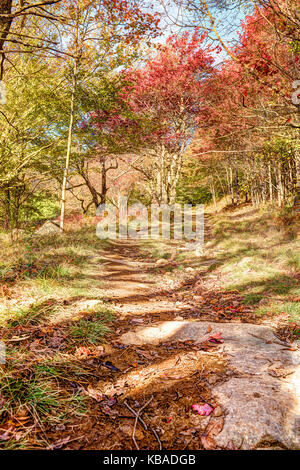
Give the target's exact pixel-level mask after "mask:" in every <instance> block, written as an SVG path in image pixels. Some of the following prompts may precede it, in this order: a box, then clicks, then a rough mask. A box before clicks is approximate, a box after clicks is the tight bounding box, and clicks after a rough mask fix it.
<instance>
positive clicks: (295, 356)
mask: <svg viewBox="0 0 300 470" xmlns="http://www.w3.org/2000/svg"><path fill="white" fill-rule="evenodd" d="M209 326H210V327H211V331H210V332H209V333H208V331H209V330H210V329H209V328H208V327H209ZM217 332H220V333H221V335H222V338H223V340H224V343H223V344H222V345H221V348H219V354H220V355H222V357H223V358H224V356H225V358H226V359H227V361H228V369H229V371H228V372H229V373H228V375H227V377H228V379H227V380H225V381H224V382H223V383H221V384H217V385H216V386H213V387H212V391H213V395H214V396H215V399H216V401H217V402H218V403H219V404H220V405H221V407H222V410H223V411H224V415H225V423H224V427H223V429H222V431H221V432H220V433H219V434H218V435H217V436H216V437H215V441H216V443H217V445H218V446H220V447H225V448H226V447H228V445H230V443H233V444H234V446H235V447H237V448H241V449H252V448H255V447H261V446H262V445H263V446H264V445H267V443H270V444H272V445H276V446H278V445H279V446H282V447H283V448H290V449H300V390H299V388H300V366H299V364H300V350H299V349H296V350H295V351H292V350H290V349H289V348H288V347H287V346H286V345H285V344H284V343H282V342H281V341H280V340H279V339H278V338H277V337H276V336H275V335H274V333H273V331H272V329H271V328H270V327H267V326H262V325H254V324H246V323H213V322H199V321H167V322H162V323H159V324H155V325H152V326H143V327H138V328H136V329H135V330H134V331H132V332H128V333H125V334H124V335H122V336H121V341H122V342H123V343H124V344H135V345H142V344H160V343H163V342H166V341H185V340H194V341H195V342H201V341H203V340H205V339H207V338H208V336H209V335H211V334H215V333H217ZM203 354H206V353H205V352H203Z"/></svg>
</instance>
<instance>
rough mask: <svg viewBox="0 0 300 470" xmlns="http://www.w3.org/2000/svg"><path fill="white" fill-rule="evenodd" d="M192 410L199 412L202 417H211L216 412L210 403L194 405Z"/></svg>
mask: <svg viewBox="0 0 300 470" xmlns="http://www.w3.org/2000/svg"><path fill="white" fill-rule="evenodd" d="M192 408H193V410H194V411H197V413H198V414H199V415H201V416H209V415H210V414H211V413H212V412H213V411H214V408H213V407H212V406H210V405H209V404H208V403H205V404H204V405H197V404H195V405H192Z"/></svg>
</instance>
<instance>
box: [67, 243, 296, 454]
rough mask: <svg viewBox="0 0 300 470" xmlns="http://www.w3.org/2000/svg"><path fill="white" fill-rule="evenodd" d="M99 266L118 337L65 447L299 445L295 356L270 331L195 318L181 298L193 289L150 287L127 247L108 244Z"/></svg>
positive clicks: (145, 267) (132, 246)
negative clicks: (90, 403)
mask: <svg viewBox="0 0 300 470" xmlns="http://www.w3.org/2000/svg"><path fill="white" fill-rule="evenodd" d="M102 259H104V263H103V264H102V265H101V271H99V272H101V275H100V277H101V279H102V281H103V282H104V289H105V292H106V299H107V300H108V301H109V302H110V303H112V304H113V305H114V308H115V311H116V315H117V319H116V321H115V332H114V333H113V334H112V335H111V337H110V339H109V343H108V344H107V345H106V346H105V349H104V357H102V358H100V359H99V361H98V363H97V361H94V365H95V367H96V368H97V375H98V377H99V376H101V380H100V381H99V380H95V381H93V382H91V383H90V385H89V386H88V387H87V391H88V393H89V395H90V396H91V397H92V398H94V400H95V407H94V410H93V413H92V414H90V415H89V418H88V419H86V420H84V421H83V422H81V423H78V425H77V426H78V428H79V429H78V431H76V434H77V433H78V434H80V435H81V436H84V437H83V438H82V439H80V441H78V440H77V441H75V442H74V445H73V446H72V445H70V448H74V449H135V448H138V449H160V448H164V449H216V448H227V449H238V448H244V449H248V448H270V447H271V448H274V447H275V448H295V447H298V446H299V440H297V434H298V431H299V429H298V428H297V426H298V427H299V406H298V405H299V403H297V397H296V391H295V388H293V386H294V385H293V384H294V382H293V381H294V377H295V364H297V363H298V362H299V356H298V355H297V354H298V351H296V352H295V353H294V352H292V351H291V350H290V345H286V344H284V343H280V341H279V340H278V338H276V337H275V336H274V335H273V332H272V330H271V329H270V328H268V327H265V326H259V325H252V329H251V328H249V324H245V323H241V322H232V323H228V322H227V323H224V320H223V322H222V323H216V316H215V314H214V313H213V312H210V311H207V312H206V314H200V313H199V311H198V310H197V308H196V307H195V305H194V304H193V302H192V300H193V299H192V298H187V297H186V296H185V298H183V299H181V297H180V292H181V291H182V290H186V289H188V288H189V285H191V284H192V282H193V281H187V282H184V283H182V285H181V286H179V285H178V284H176V283H174V282H173V284H172V283H170V284H169V285H167V286H165V287H164V286H163V287H162V286H161V285H160V284H159V283H158V284H157V283H156V282H155V281H154V280H153V278H152V277H150V275H151V273H153V270H154V272H156V271H157V268H156V269H155V267H156V266H155V263H154V261H149V260H148V261H145V260H144V259H143V258H142V257H141V256H140V253H139V247H138V245H137V244H136V243H135V242H133V241H128V240H124V241H119V242H118V243H115V244H113V245H112V246H111V247H110V248H109V250H107V251H106V253H105V254H104V256H102ZM156 276H157V278H158V279H159V278H160V273H157V272H156ZM180 299H181V300H180ZM230 325H232V327H231V326H230ZM253 332H254V333H253ZM219 333H221V334H220V335H219ZM283 349H285V351H283ZM103 361H105V362H103ZM297 361H298V362H297ZM274 364H275V366H274ZM271 367H273V369H270V368H271ZM270 371H271V372H272V373H271V372H270ZM99 372H100V374H99ZM272 374H273V375H272ZM287 377H288V379H287ZM291 377H292V379H291V380H290V378H291ZM255 381H256V382H255ZM232 387H233V389H232ZM249 389H250V392H249V393H250V395H249V393H248V392H247V390H249ZM247 393H248V394H247ZM230 397H232V399H231V398H230ZM276 397H277V398H276ZM268 403H269V407H270V409H271V411H270V410H268V409H266V407H268ZM289 404H290V405H289ZM193 405H200V407H201V408H200V411H201V413H202V412H203V413H204V412H206V413H207V416H206V415H203V416H202V415H200V414H198V412H196V411H195V410H194V409H193ZM204 405H205V407H203V406H204ZM212 410H213V411H212ZM297 429H298V430H297Z"/></svg>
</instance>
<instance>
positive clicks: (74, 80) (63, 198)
mask: <svg viewBox="0 0 300 470" xmlns="http://www.w3.org/2000/svg"><path fill="white" fill-rule="evenodd" d="M77 66H78V64H77V60H76V59H75V62H74V69H73V78H72V94H71V105H70V122H69V132H68V142H67V154H66V163H65V170H64V177H63V182H62V190H61V209H60V224H59V226H60V231H61V232H63V231H64V222H65V207H66V189H67V182H68V174H69V166H70V155H71V147H72V135H73V124H74V104H75V93H76V85H77Z"/></svg>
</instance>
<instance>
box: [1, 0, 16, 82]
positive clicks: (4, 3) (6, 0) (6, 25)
mask: <svg viewBox="0 0 300 470" xmlns="http://www.w3.org/2000/svg"><path fill="white" fill-rule="evenodd" d="M11 10H12V0H1V2H0V81H1V80H3V75H4V60H5V53H4V49H3V48H4V44H5V40H6V38H7V36H8V33H9V30H10V27H11V24H12V20H13V18H12V17H10V18H8V17H5V16H1V15H9V14H11Z"/></svg>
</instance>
